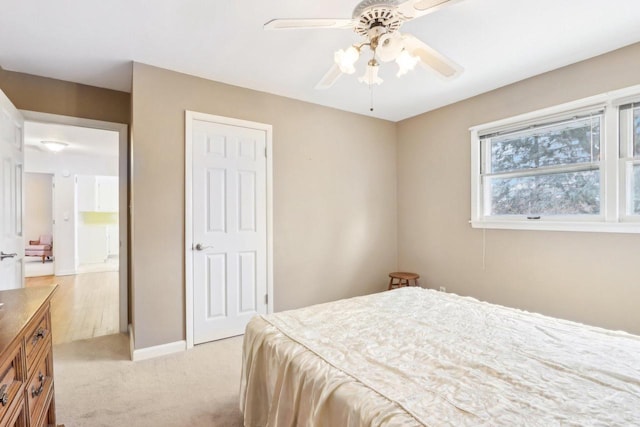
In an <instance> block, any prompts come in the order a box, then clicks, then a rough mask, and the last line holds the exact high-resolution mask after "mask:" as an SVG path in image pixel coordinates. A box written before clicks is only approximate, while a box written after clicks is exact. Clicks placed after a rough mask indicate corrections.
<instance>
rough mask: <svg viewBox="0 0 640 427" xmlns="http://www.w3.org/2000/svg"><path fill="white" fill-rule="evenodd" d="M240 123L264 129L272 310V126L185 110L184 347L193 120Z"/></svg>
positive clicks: (189, 308)
mask: <svg viewBox="0 0 640 427" xmlns="http://www.w3.org/2000/svg"><path fill="white" fill-rule="evenodd" d="M194 120H203V121H208V122H214V123H220V124H226V125H231V126H241V127H247V128H252V129H257V130H262V131H265V133H266V145H267V159H266V162H267V165H266V166H267V169H266V174H267V177H266V178H267V182H266V184H267V194H266V196H267V206H266V207H267V294H268V295H269V301H268V303H267V312H268V313H273V300H274V297H273V126H271V125H268V124H264V123H257V122H251V121H247V120H241V119H234V118H229V117H223V116H216V115H212V114H206V113H198V112H196V111H189V110H185V160H184V161H185V180H184V182H185V192H184V197H185V203H184V204H185V221H184V222H185V238H184V249H185V258H184V259H185V328H186V330H185V336H186V348H187V349H190V348H192V347H193V345H194V344H193V249H192V248H193V223H192V217H193V200H192V197H191V196H192V190H193V182H192V175H193V173H192V172H193V165H192V155H193V146H192V144H193V121H194Z"/></svg>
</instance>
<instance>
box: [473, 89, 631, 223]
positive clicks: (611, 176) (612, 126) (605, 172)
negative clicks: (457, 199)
mask: <svg viewBox="0 0 640 427" xmlns="http://www.w3.org/2000/svg"><path fill="white" fill-rule="evenodd" d="M635 99H640V85H637V86H632V87H629V88H625V89H621V90H616V91H612V92H607V93H604V94H600V95H596V96H591V97H588V98H584V99H580V100H577V101H573V102H568V103H565V104H561V105H556V106H553V107H549V108H545V109H542V110H537V111H533V112H530V113H526V114H521V115H518V116H515V117H510V118H507V119H503V120H498V121H494V122H491V123H485V124H482V125H477V126H473V127H471V128H470V129H469V131H470V133H471V221H470V223H471V226H472V227H473V228H489V229H512V230H548V231H586V232H612V233H640V216H637V215H633V216H629V215H626V203H627V202H626V199H627V198H626V194H625V192H624V191H627V190H626V187H625V186H624V185H622V183H623V182H628V178H627V177H626V175H627V172H626V170H628V167H624V164H623V159H621V158H620V150H619V145H620V144H619V141H620V138H619V133H620V131H619V128H620V127H619V125H620V123H619V121H620V114H619V107H620V106H621V105H625V104H628V103H629V102H632V100H635ZM596 109H604V115H603V121H602V124H601V130H600V132H601V135H602V145H601V147H600V186H601V187H600V190H601V195H600V215H588V216H587V215H581V216H563V217H546V218H545V217H544V216H542V217H541V218H540V219H527V218H526V216H522V217H511V216H509V217H505V216H500V217H498V216H495V217H493V216H485V215H484V208H483V203H484V200H485V197H484V195H483V191H484V188H483V186H482V176H481V168H480V165H481V161H482V158H481V156H482V150H481V145H482V141H481V139H480V137H481V136H482V135H487V134H491V133H495V132H500V131H505V130H508V129H514V128H518V127H521V126H527V125H531V124H534V123H543V122H549V121H553V120H554V119H558V118H560V117H565V116H567V115H568V114H571V113H574V112H575V113H576V114H577V113H580V112H585V111H589V110H596ZM627 160H628V159H627ZM625 180H626V181H625ZM636 217H638V218H636Z"/></svg>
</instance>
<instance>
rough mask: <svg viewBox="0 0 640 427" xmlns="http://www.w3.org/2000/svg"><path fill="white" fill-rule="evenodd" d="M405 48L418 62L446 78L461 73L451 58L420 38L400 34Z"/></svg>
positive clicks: (458, 66) (459, 67) (460, 68)
mask: <svg viewBox="0 0 640 427" xmlns="http://www.w3.org/2000/svg"><path fill="white" fill-rule="evenodd" d="M402 38H403V41H404V45H405V49H407V51H408V52H409V53H410V54H411V55H413V56H417V57H418V59H419V60H420V64H422V66H424V67H426V68H430V69H432V70H434V71H436V72H437V73H439V74H441V75H442V76H443V77H446V78H449V79H450V78H453V77H457V76H458V75H460V73H462V67H461V66H460V65H458V64H456V63H455V62H453V61H452V60H451V59H449V58H447V57H446V56H444V55H443V54H441V53H440V52H438V51H437V50H435V49H434V48H432V47H431V46H428V45H427V44H426V43H424V42H423V41H422V40H420V39H417V38H416V37H414V36H412V35H410V34H404V35H403V36H402Z"/></svg>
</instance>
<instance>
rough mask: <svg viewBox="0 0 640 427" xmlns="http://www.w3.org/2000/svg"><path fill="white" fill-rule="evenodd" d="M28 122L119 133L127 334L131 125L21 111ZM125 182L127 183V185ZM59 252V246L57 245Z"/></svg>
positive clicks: (124, 326) (123, 324) (122, 303)
mask: <svg viewBox="0 0 640 427" xmlns="http://www.w3.org/2000/svg"><path fill="white" fill-rule="evenodd" d="M20 112H21V113H22V115H23V116H24V120H25V121H29V122H39V123H51V124H61V125H70V126H80V127H85V128H93V129H102V130H110V131H114V132H118V141H119V142H118V180H119V184H118V185H119V187H120V189H121V190H122V189H123V188H124V189H126V190H125V191H120V192H119V193H120V194H119V195H118V198H119V206H118V207H119V212H118V216H119V218H118V222H119V230H118V233H119V234H120V242H122V244H121V247H120V251H119V256H118V263H119V266H118V271H119V278H118V282H119V285H120V286H119V292H118V293H119V307H120V308H119V324H120V332H122V333H127V331H128V327H129V304H128V302H129V264H128V251H129V240H128V232H127V230H128V228H129V227H128V226H129V206H128V188H129V185H128V183H129V176H128V167H127V165H128V159H129V150H128V126H127V125H126V124H123V123H113V122H105V121H101V120H91V119H83V118H80V117H71V116H61V115H58V114H49V113H40V112H37V111H27V110H20ZM123 184H124V185H123ZM54 251H55V245H54Z"/></svg>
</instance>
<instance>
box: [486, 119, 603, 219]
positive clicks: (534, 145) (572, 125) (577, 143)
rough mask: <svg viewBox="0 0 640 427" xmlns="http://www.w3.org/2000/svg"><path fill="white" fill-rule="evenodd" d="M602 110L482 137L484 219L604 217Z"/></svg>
mask: <svg viewBox="0 0 640 427" xmlns="http://www.w3.org/2000/svg"><path fill="white" fill-rule="evenodd" d="M601 121H602V112H601V111H599V112H594V113H593V114H589V115H587V116H584V117H568V118H565V119H562V120H559V121H557V122H554V123H544V124H540V125H535V126H532V127H529V128H527V129H523V130H515V131H506V132H501V133H497V134H493V135H483V136H481V137H480V141H481V146H480V150H481V156H482V158H483V160H484V161H483V162H482V166H481V167H482V169H481V179H482V180H483V186H484V187H485V191H486V200H485V202H486V203H485V205H484V215H485V216H500V215H515V216H523V217H527V218H529V219H530V218H532V217H542V216H545V217H546V216H570V215H599V214H600V145H601V141H600V138H601V133H600V129H601Z"/></svg>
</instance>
